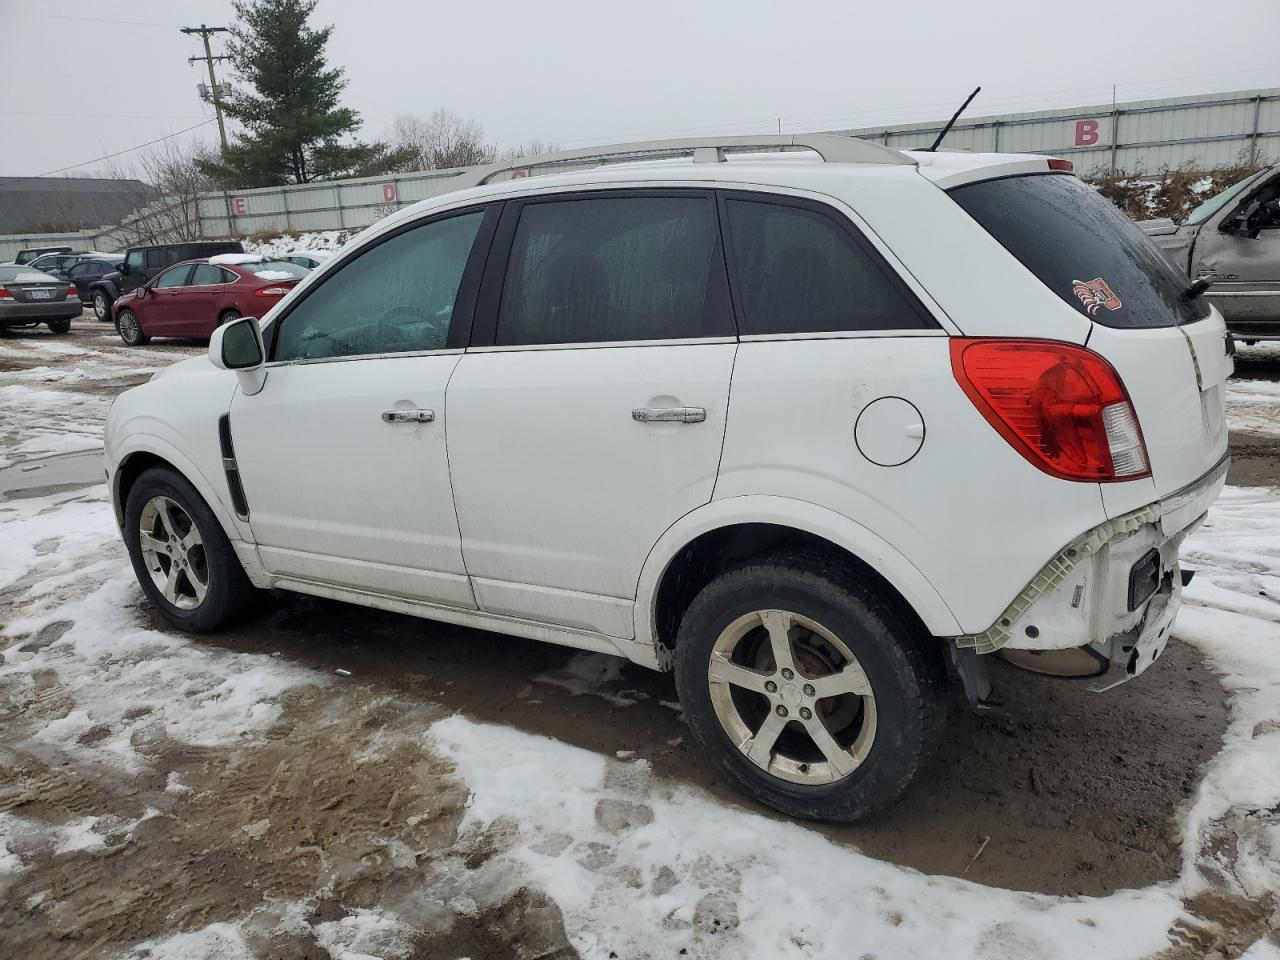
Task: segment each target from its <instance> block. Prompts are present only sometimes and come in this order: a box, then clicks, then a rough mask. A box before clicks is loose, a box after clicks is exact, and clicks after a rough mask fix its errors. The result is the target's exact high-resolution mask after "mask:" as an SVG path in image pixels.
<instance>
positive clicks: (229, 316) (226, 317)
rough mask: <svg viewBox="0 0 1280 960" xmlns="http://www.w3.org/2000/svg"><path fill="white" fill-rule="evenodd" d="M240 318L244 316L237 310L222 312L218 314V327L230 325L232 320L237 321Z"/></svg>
mask: <svg viewBox="0 0 1280 960" xmlns="http://www.w3.org/2000/svg"><path fill="white" fill-rule="evenodd" d="M242 316H244V314H242V313H241V312H240V311H239V310H223V311H222V312H221V313H220V314H218V326H222V325H223V324H224V323H230V322H231V321H232V320H239V319H240V318H241V317H242Z"/></svg>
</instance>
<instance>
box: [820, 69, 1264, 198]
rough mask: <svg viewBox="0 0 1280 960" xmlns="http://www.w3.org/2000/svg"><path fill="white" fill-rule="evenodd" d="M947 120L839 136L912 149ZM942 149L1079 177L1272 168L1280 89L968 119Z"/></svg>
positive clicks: (927, 141) (926, 141)
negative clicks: (1046, 163)
mask: <svg viewBox="0 0 1280 960" xmlns="http://www.w3.org/2000/svg"><path fill="white" fill-rule="evenodd" d="M944 122H945V121H935V122H930V123H908V124H898V125H896V126H887V127H864V128H861V129H858V130H841V131H838V132H840V133H843V134H847V135H849V136H853V137H862V138H864V139H867V140H877V141H879V142H880V143H883V144H885V145H886V146H890V147H896V148H898V149H900V150H910V149H914V148H919V147H927V146H929V145H930V144H931V143H932V142H933V140H934V138H935V137H937V135H938V133H939V132H940V131H941V130H942V127H943V123H944ZM945 145H946V146H947V147H949V148H951V149H953V150H972V151H992V152H995V153H1047V154H1053V155H1055V156H1062V157H1067V158H1069V159H1070V160H1071V161H1072V163H1073V164H1074V165H1075V169H1076V172H1077V173H1079V174H1081V175H1082V176H1093V175H1097V174H1103V173H1110V172H1113V171H1124V172H1128V173H1133V174H1137V175H1139V176H1140V175H1142V174H1153V173H1157V172H1159V171H1161V170H1164V169H1166V168H1174V167H1181V166H1184V165H1185V166H1191V167H1194V168H1196V169H1204V170H1209V169H1214V168H1217V167H1229V166H1232V165H1233V164H1235V163H1237V162H1239V161H1241V160H1244V161H1248V162H1253V163H1266V162H1274V161H1276V160H1277V159H1280V88H1272V89H1267V90H1245V91H1240V92H1237V93H1223V94H1206V95H1203V96H1195V97H1175V98H1171V99H1167V100H1141V101H1136V102H1131V103H1118V104H1103V105H1100V106H1092V107H1072V108H1069V109H1066V110H1041V111H1037V112H1033V113H1009V114H1004V115H1001V116H993V117H976V118H972V119H967V118H966V119H961V120H960V121H959V122H958V123H957V124H956V125H955V127H953V128H952V130H951V132H950V133H949V134H947V139H946V141H945Z"/></svg>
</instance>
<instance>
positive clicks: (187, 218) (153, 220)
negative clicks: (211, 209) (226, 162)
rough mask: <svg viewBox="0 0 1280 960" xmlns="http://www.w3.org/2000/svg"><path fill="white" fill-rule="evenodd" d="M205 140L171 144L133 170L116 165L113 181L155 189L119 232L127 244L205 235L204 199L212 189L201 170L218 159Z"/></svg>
mask: <svg viewBox="0 0 1280 960" xmlns="http://www.w3.org/2000/svg"><path fill="white" fill-rule="evenodd" d="M216 159H217V154H216V151H215V150H214V149H213V147H212V146H210V145H209V144H208V143H206V142H204V141H196V142H189V143H185V144H182V143H178V142H177V141H175V140H166V141H165V142H164V143H163V144H162V145H160V146H157V147H155V148H154V149H152V150H150V151H148V152H146V153H143V154H141V155H139V156H138V158H137V159H136V160H135V161H134V164H133V165H132V167H119V166H113V167H112V168H111V169H110V176H113V177H116V178H118V179H137V180H141V181H142V182H143V183H144V184H146V185H147V187H149V188H150V193H149V195H148V196H147V197H146V198H145V200H146V202H145V203H141V204H140V205H139V209H138V210H136V211H134V213H133V214H132V215H130V216H129V217H127V218H125V220H124V221H123V222H122V223H121V224H120V225H119V227H118V229H117V231H116V233H117V234H118V235H119V236H120V238H121V239H122V241H123V242H125V243H171V242H174V241H177V240H197V239H199V238H201V237H203V236H204V229H203V225H202V223H201V220H200V195H201V194H202V193H206V192H208V191H210V190H212V189H213V183H212V181H211V180H210V179H209V177H208V175H207V174H205V173H204V171H203V169H202V165H206V164H208V163H209V162H210V161H211V160H216Z"/></svg>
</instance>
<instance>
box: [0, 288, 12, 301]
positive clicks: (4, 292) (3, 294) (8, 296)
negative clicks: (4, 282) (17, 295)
mask: <svg viewBox="0 0 1280 960" xmlns="http://www.w3.org/2000/svg"><path fill="white" fill-rule="evenodd" d="M12 299H13V294H12V293H10V292H9V290H8V288H7V287H0V300H12Z"/></svg>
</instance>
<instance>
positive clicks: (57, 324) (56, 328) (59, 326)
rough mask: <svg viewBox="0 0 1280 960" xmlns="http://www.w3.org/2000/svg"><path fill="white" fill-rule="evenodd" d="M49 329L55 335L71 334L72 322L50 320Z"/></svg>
mask: <svg viewBox="0 0 1280 960" xmlns="http://www.w3.org/2000/svg"><path fill="white" fill-rule="evenodd" d="M49 329H50V330H51V331H52V332H54V333H70V332H71V321H70V320H50V321H49Z"/></svg>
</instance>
